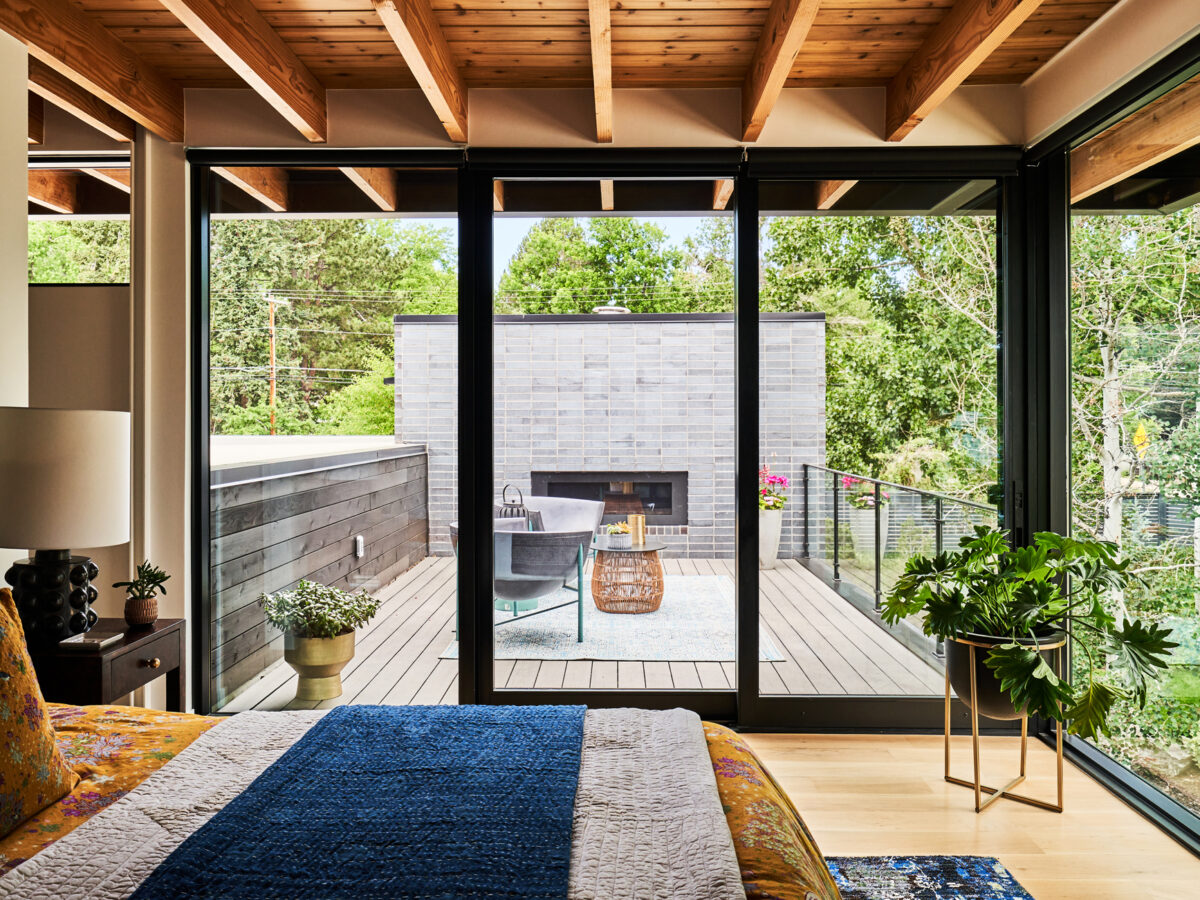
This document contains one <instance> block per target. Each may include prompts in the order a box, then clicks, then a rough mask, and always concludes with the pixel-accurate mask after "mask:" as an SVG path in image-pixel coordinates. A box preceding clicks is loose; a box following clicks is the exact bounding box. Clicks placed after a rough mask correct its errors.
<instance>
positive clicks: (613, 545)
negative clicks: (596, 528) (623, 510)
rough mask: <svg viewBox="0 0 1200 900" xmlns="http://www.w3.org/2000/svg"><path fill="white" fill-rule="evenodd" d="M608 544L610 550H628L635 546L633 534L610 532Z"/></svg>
mask: <svg viewBox="0 0 1200 900" xmlns="http://www.w3.org/2000/svg"><path fill="white" fill-rule="evenodd" d="M607 546H608V549H609V550H628V549H630V548H631V547H632V546H633V535H632V534H610V535H609V536H608V544H607Z"/></svg>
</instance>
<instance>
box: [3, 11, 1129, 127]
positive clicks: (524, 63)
mask: <svg viewBox="0 0 1200 900" xmlns="http://www.w3.org/2000/svg"><path fill="white" fill-rule="evenodd" d="M1116 2H1117V0H609V2H608V16H607V17H605V16H604V15H603V9H597V5H598V4H599V5H600V6H601V7H602V6H603V4H604V0H230V3H229V8H230V9H231V10H232V12H230V13H229V15H235V18H236V19H237V27H234V28H227V27H226V28H223V27H222V25H223V24H225V25H227V24H228V23H222V22H221V21H219V19H220V17H221V16H222V15H223V13H221V12H220V10H221V9H222V6H223V5H224V4H222V3H218V2H216V0H7V2H6V3H5V4H4V5H5V6H7V7H9V8H13V7H16V8H18V9H17V12H16V13H15V14H14V15H13V16H12V17H10V18H5V17H3V15H2V14H0V28H3V29H4V30H7V31H10V32H12V33H14V34H15V35H16V36H17V37H18V38H20V39H22V40H25V41H26V43H28V44H30V46H31V50H33V49H34V46H35V43H36V42H37V41H39V40H52V36H50V37H47V35H46V34H44V33H38V34H30V33H28V29H29V28H30V25H29V21H31V20H32V19H33V18H34V17H33V16H31V15H25V16H22V15H21V11H20V9H19V8H20V7H32V8H34V9H36V8H38V7H43V9H44V7H45V4H52V5H54V6H59V5H63V4H68V5H70V6H72V7H74V8H75V10H76V11H78V12H79V13H80V14H81V15H82V16H83V17H84V18H85V19H86V20H88V21H87V23H86V24H88V25H89V26H95V27H99V28H102V29H104V30H106V31H107V32H108V33H109V34H110V35H111V36H112V38H114V39H115V40H116V41H119V42H120V44H121V45H122V46H123V47H124V48H126V49H127V50H128V51H130V52H131V53H132V54H133V56H134V58H135V59H136V60H137V61H138V62H139V63H140V64H142V65H143V66H145V67H146V68H147V70H148V71H149V72H151V73H152V74H156V75H159V76H161V77H162V78H164V79H166V80H168V81H169V82H172V83H174V84H175V85H179V86H184V87H191V88H201V87H244V86H246V85H247V84H249V85H250V86H252V87H254V88H255V89H256V90H258V91H259V93H261V94H263V96H264V97H266V98H267V99H268V100H269V102H271V103H272V105H273V106H275V108H276V109H277V110H279V111H280V112H281V114H283V115H284V116H285V118H288V120H289V121H292V122H293V124H295V125H296V127H297V128H298V129H299V130H300V131H301V132H302V133H304V134H305V135H306V136H308V137H309V138H310V140H321V139H322V138H323V135H324V122H323V118H324V96H323V91H322V89H329V88H366V89H372V88H416V87H420V88H421V89H422V90H424V91H425V93H426V95H427V96H429V97H430V101H431V103H432V104H433V106H434V108H435V110H437V111H438V115H439V117H441V119H442V121H443V124H445V125H446V128H447V133H448V134H449V135H450V136H451V137H452V138H454V139H455V140H465V139H467V135H466V133H465V128H466V120H465V108H466V107H465V103H466V99H465V89H466V88H471V87H519V88H537V87H578V88H589V89H593V90H594V91H595V95H596V104H597V139H598V140H600V141H604V140H605V139H606V138H607V139H611V138H608V135H607V133H606V131H607V130H609V129H612V128H616V129H617V130H618V131H619V129H620V122H619V121H617V122H616V123H615V124H614V123H613V122H612V121H611V115H612V114H611V94H610V93H609V92H608V91H607V89H606V86H605V85H604V84H603V81H604V78H605V76H606V75H608V77H610V78H611V85H612V87H614V88H623V87H732V86H739V87H741V88H742V91H743V106H744V107H747V106H748V105H749V106H750V107H751V109H749V110H744V115H745V117H746V121H745V123H744V124H745V129H744V131H745V133H744V135H743V137H744V139H746V140H754V139H755V138H756V137H757V135H758V132H759V131H761V128H762V122H763V121H764V120H765V118H766V116H767V115H768V114H769V113H770V109H771V106H772V105H773V104H774V99H775V97H776V96H777V95H778V91H779V89H780V88H782V87H784V86H786V87H856V86H868V85H870V86H889V85H890V87H889V115H888V119H889V129H888V130H889V135H888V137H889V138H890V139H894V140H898V139H900V138H902V137H903V135H904V134H906V133H907V132H908V131H909V130H911V128H912V127H914V126H915V124H916V123H918V122H919V121H920V119H921V118H922V117H923V116H924V114H925V113H926V112H927V111H928V110H929V108H931V105H936V103H937V102H940V99H941V98H942V97H943V96H944V95H945V94H947V93H949V91H951V90H953V88H954V87H956V86H957V85H958V84H961V83H966V84H1001V83H1019V82H1021V81H1023V80H1024V79H1025V78H1027V77H1028V76H1029V75H1031V74H1032V73H1033V72H1035V71H1037V70H1038V69H1039V68H1040V67H1041V66H1042V65H1044V64H1045V63H1046V62H1047V61H1048V60H1049V59H1050V58H1051V57H1053V56H1054V55H1055V54H1056V53H1058V52H1059V51H1060V50H1062V49H1063V48H1064V47H1065V46H1066V45H1067V44H1068V43H1070V42H1071V41H1072V40H1073V39H1074V38H1075V37H1077V36H1078V35H1079V34H1080V33H1081V32H1082V31H1083V30H1084V29H1085V28H1087V27H1088V26H1089V25H1090V24H1091V23H1092V22H1094V21H1095V20H1096V19H1097V18H1098V17H1099V16H1100V15H1102V14H1103V13H1104V12H1105V11H1107V10H1108V9H1109V8H1110V7H1112V6H1113V5H1114V4H1115V3H1116ZM214 16H215V17H216V18H215V19H214ZM606 18H607V22H605V19H606ZM185 23H187V24H185ZM943 23H944V24H943ZM939 25H943V27H942V28H941V29H939V27H938V26H939ZM951 26H953V27H951ZM73 27H74V26H73ZM22 29H25V30H26V33H22ZM272 48H274V51H275V52H274V56H275V57H276V60H275V62H274V63H272V62H270V61H269V60H266V59H265V58H264V57H265V56H269V55H271V53H272ZM34 55H35V56H37V57H38V59H39V60H40V61H41V62H43V63H46V64H48V65H50V66H53V67H54V68H56V69H57V70H58V71H59V73H61V74H68V75H69V74H70V73H69V72H66V71H65V70H66V69H68V68H69V66H70V60H67V61H65V62H64V61H63V60H62V59H57V60H56V58H55V53H54V52H53V50H47V49H46V48H45V47H43V48H42V49H41V52H35V53H34ZM605 55H608V57H609V58H608V59H605V58H604V56H605ZM279 59H283V61H284V65H283V66H282V71H280V66H279V64H278V63H279ZM406 59H407V60H408V63H407V64H406ZM414 72H415V73H416V74H415V75H414ZM80 77H81V76H77V77H76V80H79V78H80ZM901 81H902V82H904V83H903V84H900V83H899V82H901ZM100 87H101V88H103V87H104V86H103V85H101V86H100ZM89 90H92V91H93V92H94V93H95V92H96V91H95V89H94V87H89ZM456 93H461V95H462V96H455V95H456ZM39 94H41V95H42V96H45V97H46V98H47V99H48V100H50V101H51V102H55V100H54V97H53V95H52V93H50V92H49V91H47V90H39ZM893 95H894V96H895V98H896V99H893ZM105 99H107V100H108V102H110V103H111V102H112V98H111V97H107V98H105ZM606 103H607V104H608V107H607V108H605V104H606ZM77 105H78V104H77ZM893 107H896V108H895V109H893ZM120 113H121V114H122V115H123V116H133V117H134V118H137V119H138V120H139V121H140V122H142V124H146V122H145V121H143V119H144V116H142V115H141V112H140V111H139V110H138V109H130V108H124V109H121V110H120ZM170 124H171V126H172V127H177V125H178V123H177V122H172V123H170ZM173 137H174V138H175V139H178V135H177V134H174V135H173Z"/></svg>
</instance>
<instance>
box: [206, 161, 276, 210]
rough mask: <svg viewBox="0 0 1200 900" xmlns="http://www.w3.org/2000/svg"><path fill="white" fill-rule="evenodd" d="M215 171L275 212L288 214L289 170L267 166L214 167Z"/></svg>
mask: <svg viewBox="0 0 1200 900" xmlns="http://www.w3.org/2000/svg"><path fill="white" fill-rule="evenodd" d="M213 171H214V172H216V173H217V174H218V175H220V176H221V177H222V178H224V179H225V180H226V181H228V182H229V183H230V184H232V185H236V186H237V187H239V188H241V189H242V190H243V191H245V192H246V193H247V194H249V195H250V196H251V197H253V198H254V199H255V200H257V201H258V202H259V203H261V204H262V205H263V206H265V207H267V208H268V209H270V210H272V211H273V212H287V208H288V175H287V170H285V169H276V168H270V167H267V166H214V167H213Z"/></svg>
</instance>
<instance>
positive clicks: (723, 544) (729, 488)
mask: <svg viewBox="0 0 1200 900" xmlns="http://www.w3.org/2000/svg"><path fill="white" fill-rule="evenodd" d="M456 324H457V322H456V319H455V317H453V316H420V317H417V316H413V317H405V316H397V317H396V320H395V330H396V435H397V437H398V438H399V439H401V440H404V441H411V442H420V443H423V444H425V445H426V446H427V447H428V453H429V519H430V549H431V551H432V552H436V553H446V552H448V551H449V543H448V540H447V530H446V526H447V524H448V523H449V522H450V521H452V520H454V519H455V518H457V501H456V477H457V473H456V453H457V429H458V426H457V417H456V414H455V408H456V401H455V390H456V364H455V361H456V349H455V348H456ZM761 334H762V362H763V372H764V377H763V380H762V386H763V387H762V390H763V403H762V458H763V459H764V460H766V461H768V462H770V464H771V465H772V467H773V468H774V469H775V470H776V471H778V472H780V473H782V474H788V475H792V474H794V473H798V472H799V466H800V463H802V462H812V463H818V464H823V463H824V460H825V323H824V320H823V318H821V317H820V316H812V315H783V314H781V315H765V316H764V317H763V323H762V328H761ZM495 342H496V344H495V347H496V373H495V405H494V410H495V423H496V479H497V494H498V493H499V488H500V487H501V486H503V485H504V484H514V485H517V486H518V487H520V488H521V489H522V490H523V491H525V492H526V493H528V492H529V480H530V472H531V471H572V472H575V471H583V472H586V471H619V470H630V471H647V472H665V471H681V470H686V471H687V472H688V523H687V525H686V526H661V527H659V528H656V529H653V530H652V533H655V534H658V535H659V536H661V538H662V539H663V540H664V541H665V542H666V543H667V544H668V545H669V546H670V547H671V551H672V553H673V554H675V555H687V556H697V557H714V558H726V557H732V556H733V546H734V543H733V542H734V483H733V477H734V464H733V463H734V434H735V422H734V322H733V317H732V316H729V315H726V316H713V315H710V316H693V315H673V316H620V317H616V316H614V317H601V316H558V317H553V318H551V317H537V316H531V317H517V316H512V317H508V316H501V317H498V318H497V319H496V322H495ZM792 518H793V517H791V516H789V517H788V520H787V524H786V525H785V531H784V536H783V541H782V542H781V543H782V548H781V553H783V554H786V555H792V554H794V553H796V552H798V550H799V546H800V543H799V542H800V537H801V535H800V529H799V527H798V526H797V525H795V524H793V521H792Z"/></svg>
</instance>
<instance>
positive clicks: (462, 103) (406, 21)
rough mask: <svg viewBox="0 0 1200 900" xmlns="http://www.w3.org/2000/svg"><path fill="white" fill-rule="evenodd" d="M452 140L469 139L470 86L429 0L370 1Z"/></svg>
mask: <svg viewBox="0 0 1200 900" xmlns="http://www.w3.org/2000/svg"><path fill="white" fill-rule="evenodd" d="M371 2H372V3H373V4H374V6H375V11H376V12H377V13H378V14H379V18H380V21H382V22H383V26H384V27H385V28H386V29H387V31H388V34H389V35H391V37H392V40H393V41H395V43H396V47H397V48H399V50H400V55H401V56H403V57H404V62H405V64H406V65H407V66H408V68H409V70H410V71H411V72H412V74H413V77H414V78H416V80H417V84H418V85H419V86H420V88H421V90H422V91H423V92H424V94H425V97H426V99H427V100H428V101H429V103H430V105H431V106H433V111H434V112H435V113H436V114H437V117H438V119H439V120H440V121H441V123H442V127H443V128H445V129H446V134H448V135H450V140H452V141H464V142H465V141H466V139H467V87H466V84H465V83H464V82H463V80H462V75H461V73H460V72H459V71H458V66H456V65H455V64H454V57H453V56H452V55H451V54H450V47H449V45H448V44H447V43H446V38H445V36H444V35H443V34H442V29H441V28H440V27H439V26H438V23H437V19H435V18H434V16H433V10H432V9H431V8H430V6H429V0H371Z"/></svg>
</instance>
